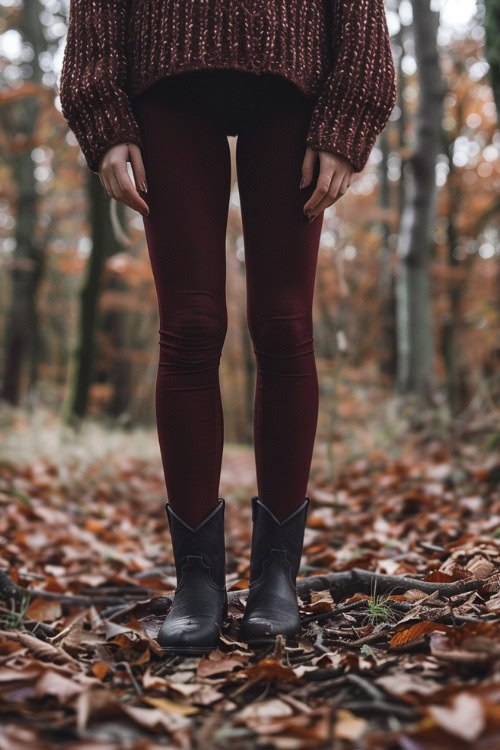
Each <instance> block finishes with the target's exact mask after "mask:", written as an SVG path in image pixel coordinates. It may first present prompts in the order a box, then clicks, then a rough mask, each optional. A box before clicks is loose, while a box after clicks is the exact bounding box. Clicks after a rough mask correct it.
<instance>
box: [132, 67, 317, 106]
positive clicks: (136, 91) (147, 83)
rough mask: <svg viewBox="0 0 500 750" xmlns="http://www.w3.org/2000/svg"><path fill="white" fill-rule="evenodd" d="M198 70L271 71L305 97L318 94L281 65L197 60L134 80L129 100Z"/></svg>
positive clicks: (257, 72)
mask: <svg viewBox="0 0 500 750" xmlns="http://www.w3.org/2000/svg"><path fill="white" fill-rule="evenodd" d="M198 70H239V71H241V72H243V73H249V72H250V73H254V74H255V75H257V76H258V75H262V74H263V73H272V74H274V75H277V76H279V77H280V78H285V79H286V80H288V81H289V82H290V83H292V84H294V86H296V87H297V89H298V90H299V91H300V93H301V94H303V96H305V97H306V98H307V99H311V100H316V99H317V97H318V94H319V90H320V89H319V87H318V86H314V85H313V84H312V83H310V82H308V81H304V80H303V79H301V78H299V77H298V76H297V75H295V74H294V73H293V72H291V71H289V70H287V69H286V68H284V67H283V66H271V65H268V66H266V67H265V68H262V69H259V70H258V71H257V70H255V71H253V70H250V69H249V68H248V65H245V64H244V63H241V64H239V63H237V62H230V63H223V62H215V61H214V62H207V61H206V60H205V61H199V62H194V63H193V62H191V63H186V64H184V65H176V66H171V67H167V68H165V69H164V70H159V71H158V70H157V71H155V72H154V74H153V75H151V76H149V77H148V78H145V79H143V80H142V81H136V82H135V83H134V84H133V85H131V86H130V87H129V90H128V95H129V99H130V101H133V100H134V99H136V98H137V97H138V96H140V94H142V93H143V92H144V91H146V90H147V89H148V88H150V87H151V86H153V85H154V84H155V83H157V82H158V81H160V80H161V79H163V78H167V77H168V78H170V77H173V76H177V75H182V73H193V72H195V71H198Z"/></svg>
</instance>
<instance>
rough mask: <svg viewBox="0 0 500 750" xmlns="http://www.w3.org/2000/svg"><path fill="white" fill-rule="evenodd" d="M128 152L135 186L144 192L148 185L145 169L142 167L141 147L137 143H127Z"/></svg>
mask: <svg viewBox="0 0 500 750" xmlns="http://www.w3.org/2000/svg"><path fill="white" fill-rule="evenodd" d="M128 152H129V156H130V164H131V165H132V172H133V174H134V181H135V187H136V189H137V190H141V191H142V192H143V193H146V192H147V189H148V186H147V184H146V170H145V169H144V162H143V161H142V154H141V149H140V148H139V146H137V144H135V143H129V145H128Z"/></svg>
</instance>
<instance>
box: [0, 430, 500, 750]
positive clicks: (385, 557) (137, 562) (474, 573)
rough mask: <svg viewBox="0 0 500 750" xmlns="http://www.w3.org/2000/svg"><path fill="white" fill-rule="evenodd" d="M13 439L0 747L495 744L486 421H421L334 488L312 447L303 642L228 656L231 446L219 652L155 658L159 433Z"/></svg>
mask: <svg viewBox="0 0 500 750" xmlns="http://www.w3.org/2000/svg"><path fill="white" fill-rule="evenodd" d="M11 427H12V430H11V433H10V437H9V440H8V441H4V445H3V446H2V445H0V453H1V460H0V510H1V513H0V540H1V543H2V550H3V551H2V556H1V559H0V697H1V701H0V750H28V748H29V750H49V748H50V750H53V748H59V747H64V748H67V749H68V748H70V749H73V748H74V749H75V750H76V749H77V748H78V749H79V750H114V749H115V748H129V750H156V749H157V748H160V747H161V748H165V747H167V748H172V749H173V748H181V749H183V750H188V749H189V748H195V747H200V748H221V749H222V748H233V749H234V748H238V749H240V748H241V749H242V750H244V749H246V748H248V749H250V748H254V747H256V746H258V747H260V748H277V749H278V750H280V749H281V750H295V749H297V750H302V749H303V748H304V749H309V748H318V749H321V748H335V749H338V750H344V748H345V749H348V748H369V749H375V748H376V749H379V748H380V749H381V750H382V749H387V750H388V749H392V748H402V749H403V750H409V749H410V748H411V750H419V749H420V748H422V749H423V748H425V749H426V750H431V749H432V750H437V749H438V748H439V750H446V749H447V748H450V749H451V748H453V749H455V748H458V747H460V748H461V747H463V748H481V750H490V749H491V750H494V748H498V747H499V746H500V638H499V636H500V460H499V455H498V442H499V441H498V425H497V434H496V435H495V433H494V429H495V428H494V425H493V424H492V422H491V420H486V424H485V420H484V418H478V420H477V422H475V421H474V420H473V419H471V420H468V421H467V424H465V425H464V424H462V426H461V427H460V430H456V429H455V430H454V429H450V430H443V429H440V428H438V427H436V425H434V424H432V423H430V424H429V425H427V426H426V425H425V423H422V424H421V425H420V426H419V428H418V429H413V430H411V429H410V430H407V431H406V434H404V435H403V434H398V439H397V451H386V450H385V449H381V448H376V447H375V448H373V447H372V448H371V449H367V450H364V449H361V450H360V451H358V452H357V454H356V455H354V456H345V457H343V460H342V461H341V462H340V463H337V464H336V465H335V471H334V475H333V477H334V478H333V481H332V479H331V477H332V475H331V474H329V473H328V471H331V466H330V467H329V468H328V467H327V466H326V458H325V455H324V453H323V452H322V450H321V446H319V448H318V453H317V455H316V456H315V459H314V462H313V467H312V471H311V481H310V485H309V490H308V494H309V496H310V497H311V500H312V505H311V509H310V513H309V518H308V524H307V528H306V535H305V543H304V555H303V558H302V563H303V564H302V567H301V571H300V574H299V580H298V591H299V603H300V607H301V614H302V618H303V627H302V632H301V633H300V635H299V637H298V638H297V639H296V640H295V641H288V642H285V641H284V640H283V639H282V638H278V639H277V640H276V643H275V645H274V646H273V647H269V648H268V649H260V650H257V651H253V650H252V649H250V648H249V647H248V646H247V645H246V644H245V643H243V642H240V641H239V640H238V621H239V619H240V618H241V616H242V614H243V611H244V599H245V589H246V588H247V584H248V573H249V541H250V534H251V522H250V497H251V495H252V494H255V483H254V476H255V471H254V457H253V452H252V449H251V447H246V446H237V445H231V444H226V445H225V449H224V459H223V471H222V479H221V486H220V495H221V496H223V497H225V498H226V500H227V509H226V512H227V515H226V528H227V540H226V541H227V547H226V549H227V571H228V577H227V584H228V589H229V591H230V610H229V615H228V618H227V621H226V622H225V625H224V632H223V634H222V636H221V638H220V645H219V648H218V649H217V650H215V651H213V652H212V653H211V654H209V655H207V656H201V657H182V656H173V657H169V658H164V657H163V656H162V655H161V653H160V651H159V649H158V645H157V643H156V641H155V635H156V634H157V632H158V629H159V627H160V624H161V622H162V620H163V618H164V616H165V614H166V612H167V611H168V607H169V606H170V602H171V599H170V598H169V594H171V593H172V592H173V589H174V585H175V575H174V574H175V569H174V566H173V559H172V552H171V546H170V542H169V536H168V533H167V524H166V517H165V510H164V501H165V493H164V483H163V475H162V471H161V466H160V463H159V457H158V450H157V444H156V442H155V438H156V436H155V435H154V434H153V433H152V432H151V433H148V432H141V431H134V432H133V433H127V432H124V431H121V432H119V431H110V432H109V433H108V432H105V431H103V430H102V429H101V428H98V427H92V426H88V427H87V428H85V430H84V431H83V432H82V433H81V435H80V436H77V437H73V438H71V439H70V438H69V437H68V436H67V435H65V434H64V433H63V434H62V433H61V431H60V429H59V428H58V427H57V426H53V427H51V426H50V425H49V426H46V425H44V424H43V425H42V424H40V425H39V426H38V427H39V431H38V432H37V430H36V429H34V428H33V422H30V423H25V422H23V418H22V417H18V424H14V425H11ZM13 436H14V437H13ZM7 443H8V444H7ZM35 444H36V445H37V446H38V448H36V449H35V447H34V446H35ZM39 446H42V448H41V449H40V447H39Z"/></svg>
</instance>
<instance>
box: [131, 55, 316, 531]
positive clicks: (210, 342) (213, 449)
mask: <svg viewBox="0 0 500 750" xmlns="http://www.w3.org/2000/svg"><path fill="white" fill-rule="evenodd" d="M312 106H313V100H312V99H311V98H306V97H305V96H304V95H303V94H302V93H301V92H300V91H299V89H298V88H297V87H296V86H294V85H293V84H292V83H290V82H289V81H287V80H285V79H284V78H282V77H280V76H277V75H273V74H270V73H266V74H263V75H262V74H261V75H257V74H255V73H250V72H243V71H238V70H234V69H225V70H224V69H216V70H214V69H212V70H207V69H205V70H202V71H191V72H188V73H182V74H177V75H176V76H170V77H167V78H164V79H162V80H161V81H159V82H157V83H155V84H154V85H152V86H150V87H149V88H148V89H146V91H145V92H143V93H142V94H141V95H140V96H138V97H137V98H135V100H133V107H134V111H135V114H136V117H137V120H138V123H139V127H140V129H141V135H142V137H143V141H144V149H143V152H142V154H143V160H144V166H145V170H146V180H147V184H148V192H147V193H142V195H143V197H144V199H145V200H146V202H147V203H148V206H149V216H147V217H145V218H144V227H145V232H146V239H147V244H148V250H149V255H150V259H151V265H152V270H153V275H154V281H155V285H156V292H157V297H158V306H159V314H160V330H159V333H160V357H159V367H158V375H157V381H156V418H157V428H158V437H159V443H160V450H161V455H162V461H163V469H164V474H165V482H166V487H167V494H168V500H169V502H170V503H171V504H172V507H173V508H174V510H175V511H176V512H178V513H179V515H181V516H182V517H183V518H184V519H185V520H186V522H188V523H191V524H197V523H198V522H199V521H200V520H202V519H203V518H204V517H205V516H206V514H207V513H208V512H209V511H210V510H212V509H213V508H214V507H215V505H216V503H217V499H218V497H219V495H218V492H219V480H220V471H221V462H222V450H223V438H224V428H223V412H222V402H221V394H220V388H219V362H220V357H221V352H222V346H223V343H224V340H225V336H226V330H227V309H226V292H225V286H226V226H227V218H228V204H229V196H230V177H231V161H230V150H229V143H228V139H227V136H228V135H237V136H238V139H237V145H236V166H237V178H238V189H239V195H240V201H241V214H242V222H243V231H244V248H245V269H246V285H247V287H246V289H247V310H246V312H247V322H248V327H249V333H250V336H251V340H252V343H253V349H254V352H255V355H256V365H257V376H256V390H255V403H254V423H253V436H254V448H255V460H256V473H257V487H258V493H259V496H260V498H261V499H262V500H263V502H264V503H265V504H266V505H267V506H268V507H270V508H271V509H272V510H273V511H274V513H275V514H276V515H277V516H278V517H279V518H280V519H281V518H284V517H286V516H287V515H288V514H289V513H291V512H292V511H293V510H295V508H297V507H298V505H299V504H300V503H301V502H303V500H304V496H305V494H306V492H307V489H306V488H307V482H308V476H309V471H310V465H311V459H312V452H313V445H314V439H315V433H316V428H317V418H318V378H317V371H316V363H315V355H314V348H313V324H312V300H313V291H314V283H315V274H316V265H317V255H318V247H319V238H320V233H321V225H322V221H323V215H322V214H320V215H319V216H318V217H317V218H316V219H315V220H314V221H313V222H311V223H309V222H308V220H307V218H306V217H305V216H304V213H303V207H304V204H305V203H306V201H307V200H308V199H309V197H310V196H311V194H312V192H313V190H314V187H315V183H316V180H317V176H318V172H319V169H318V167H319V160H317V161H316V167H315V171H314V177H313V180H312V182H311V184H310V185H309V186H308V187H306V188H303V189H302V190H301V189H300V186H299V183H300V178H301V167H302V161H303V158H304V154H305V148H306V142H305V138H306V134H307V128H308V124H309V119H310V115H311V109H312Z"/></svg>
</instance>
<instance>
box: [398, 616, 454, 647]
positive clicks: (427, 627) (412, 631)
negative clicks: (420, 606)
mask: <svg viewBox="0 0 500 750" xmlns="http://www.w3.org/2000/svg"><path fill="white" fill-rule="evenodd" d="M435 630H440V631H441V632H443V633H449V631H450V630H453V628H450V627H448V625H441V624H440V623H439V622H432V621H430V620H423V621H422V622H417V623H416V624H415V625H412V626H411V627H410V628H405V629H404V630H399V631H398V632H397V633H394V635H393V636H392V638H391V642H390V644H389V647H390V648H398V646H405V645H406V644H407V643H410V641H416V640H418V638H421V637H422V636H423V635H424V634H425V633H433V632H434V631H435Z"/></svg>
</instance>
